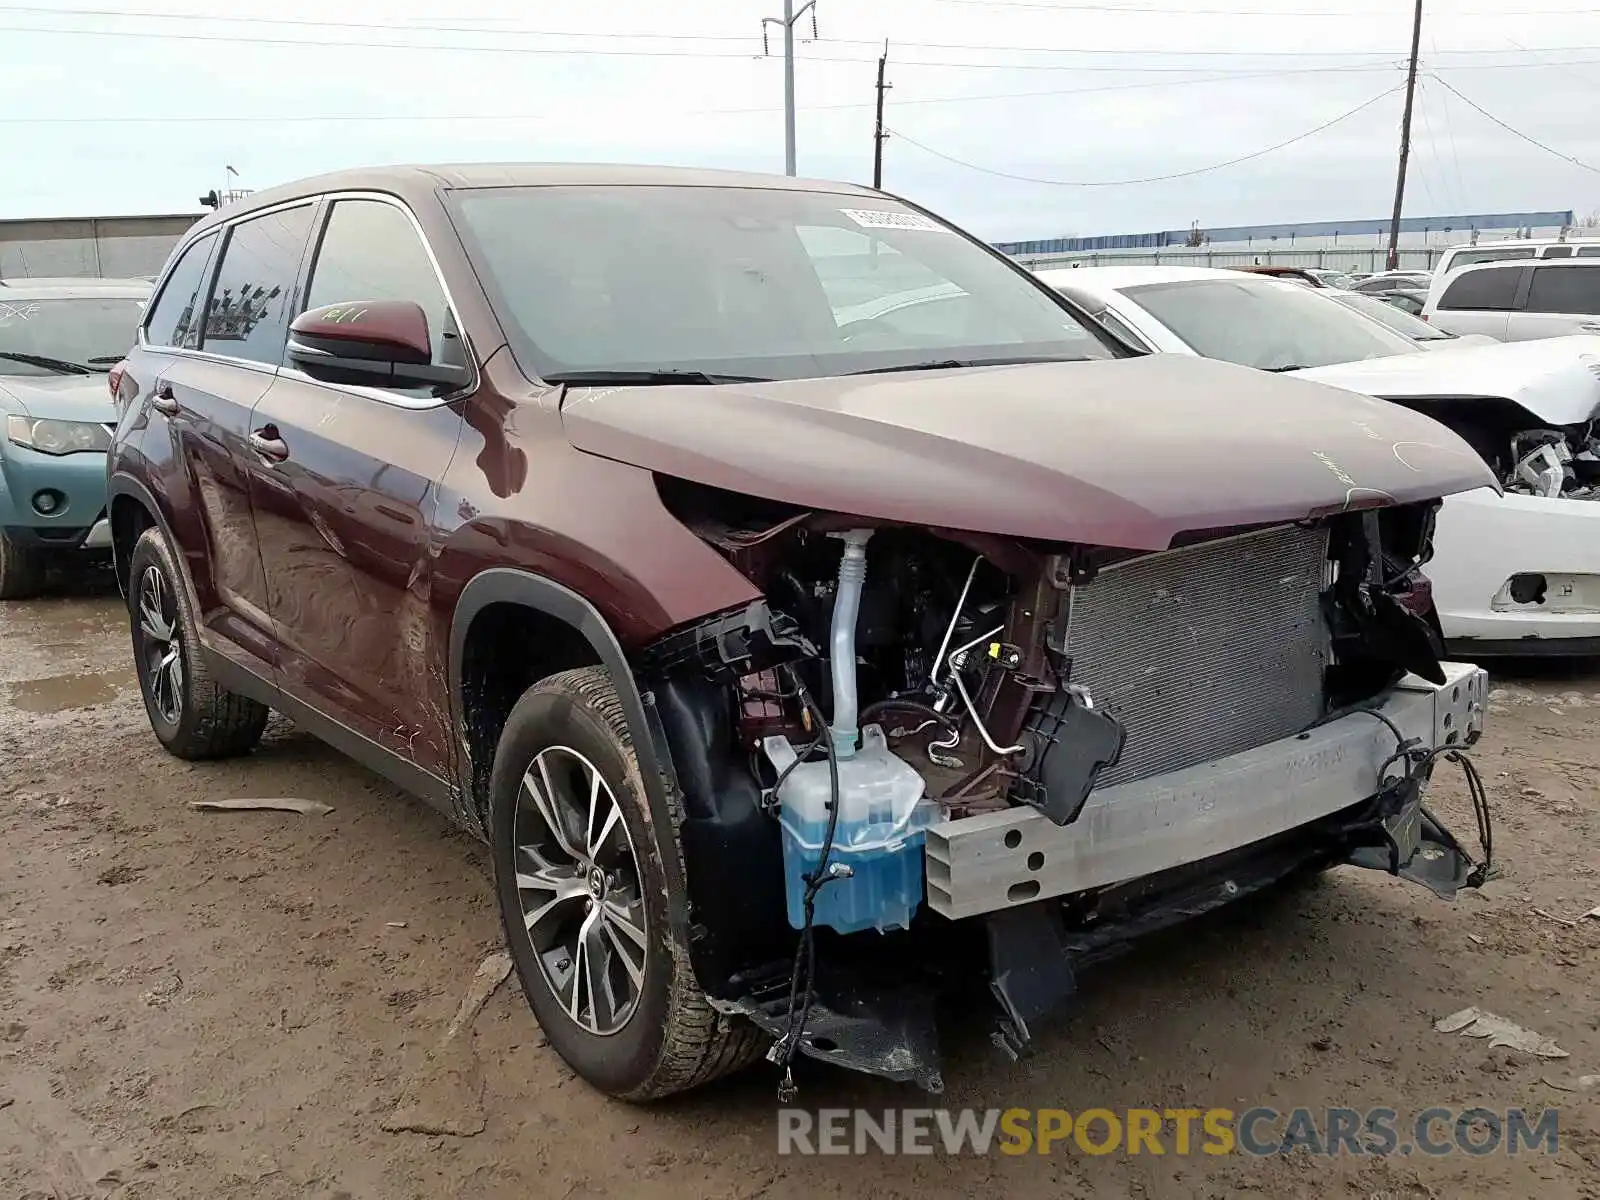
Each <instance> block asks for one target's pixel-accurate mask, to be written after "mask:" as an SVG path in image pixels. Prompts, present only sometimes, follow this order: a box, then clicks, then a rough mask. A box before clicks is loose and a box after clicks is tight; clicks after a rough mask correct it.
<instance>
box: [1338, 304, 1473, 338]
mask: <svg viewBox="0 0 1600 1200" xmlns="http://www.w3.org/2000/svg"><path fill="white" fill-rule="evenodd" d="M1328 298H1329V299H1330V300H1337V301H1338V302H1339V303H1340V304H1342V305H1344V306H1345V307H1346V308H1353V309H1355V310H1356V311H1357V312H1359V313H1365V314H1366V315H1367V316H1369V317H1371V318H1372V319H1373V320H1374V321H1378V322H1380V323H1381V324H1383V325H1386V326H1388V327H1389V328H1390V329H1392V330H1394V331H1395V332H1396V333H1398V334H1400V335H1401V336H1403V337H1408V338H1410V339H1411V340H1412V341H1414V342H1439V341H1450V340H1451V339H1453V338H1454V337H1455V334H1453V333H1446V332H1445V331H1444V330H1442V329H1440V328H1438V327H1437V326H1434V325H1429V324H1428V323H1427V322H1426V321H1424V320H1421V319H1420V318H1418V317H1414V316H1412V315H1411V314H1410V313H1408V312H1406V311H1404V310H1403V309H1399V308H1396V307H1395V306H1394V305H1393V304H1390V303H1389V301H1387V300H1383V299H1380V298H1379V297H1377V296H1363V295H1362V294H1361V293H1360V292H1329V293H1328Z"/></svg>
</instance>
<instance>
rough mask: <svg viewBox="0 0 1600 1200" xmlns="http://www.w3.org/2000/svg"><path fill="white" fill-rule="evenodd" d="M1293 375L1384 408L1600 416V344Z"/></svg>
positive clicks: (1398, 358)
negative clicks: (1405, 403) (1457, 402)
mask: <svg viewBox="0 0 1600 1200" xmlns="http://www.w3.org/2000/svg"><path fill="white" fill-rule="evenodd" d="M1291 374H1295V375H1299V376H1302V377H1304V378H1306V379H1314V380H1316V381H1317V382H1318V383H1331V384H1333V385H1334V386H1335V387H1342V388H1346V389H1348V390H1349V391H1352V392H1361V393H1363V394H1365V395H1368V396H1376V397H1378V398H1379V399H1381V400H1429V399H1445V398H1472V397H1498V398H1502V399H1506V400H1510V401H1512V402H1514V403H1516V404H1519V405H1521V406H1522V407H1523V408H1525V409H1527V410H1528V412H1530V413H1532V414H1533V415H1534V416H1535V417H1537V418H1538V419H1539V420H1541V421H1544V422H1547V423H1548V424H1551V425H1580V424H1582V423H1583V422H1585V421H1587V420H1589V419H1590V418H1591V417H1592V416H1593V415H1594V414H1595V410H1596V409H1597V408H1600V337H1597V336H1594V335H1592V334H1572V335H1570V336H1567V337H1554V338H1538V339H1535V340H1532V341H1526V342H1495V343H1493V344H1492V345H1473V346H1441V347H1440V348H1439V349H1437V350H1432V351H1428V352H1426V353H1421V352H1419V353H1417V354H1397V355H1394V356H1392V357H1389V358H1369V359H1365V360H1363V361H1361V362H1352V363H1339V364H1338V365H1336V366H1331V367H1311V368H1309V369H1307V370H1303V371H1294V372H1291Z"/></svg>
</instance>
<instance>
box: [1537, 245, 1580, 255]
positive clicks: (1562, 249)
mask: <svg viewBox="0 0 1600 1200" xmlns="http://www.w3.org/2000/svg"><path fill="white" fill-rule="evenodd" d="M1539 257H1540V258H1571V257H1572V247H1571V246H1551V247H1549V248H1548V249H1546V250H1545V252H1544V253H1543V254H1541V255H1540V256H1539Z"/></svg>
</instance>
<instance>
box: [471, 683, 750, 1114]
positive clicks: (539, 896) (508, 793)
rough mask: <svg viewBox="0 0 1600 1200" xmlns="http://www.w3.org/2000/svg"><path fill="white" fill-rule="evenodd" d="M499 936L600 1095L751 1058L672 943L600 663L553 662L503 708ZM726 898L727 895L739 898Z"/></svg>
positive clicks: (662, 887) (669, 850)
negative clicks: (556, 666) (507, 711)
mask: <svg viewBox="0 0 1600 1200" xmlns="http://www.w3.org/2000/svg"><path fill="white" fill-rule="evenodd" d="M490 794H491V812H490V832H491V841H492V850H493V855H494V865H495V883H496V892H497V894H498V898H499V901H500V914H501V918H502V920H503V922H504V925H505V932H506V943H507V946H508V948H509V949H510V951H511V956H512V959H513V961H514V962H515V963H516V967H517V975H518V978H519V979H520V980H521V983H522V989H523V992H524V993H525V994H526V996H527V998H528V1004H529V1006H530V1007H531V1008H532V1009H533V1013H534V1016H535V1017H537V1018H538V1021H539V1024H540V1026H541V1027H542V1028H543V1029H544V1032H545V1036H546V1037H547V1038H548V1039H549V1041H550V1045H551V1046H552V1047H554V1048H555V1051H556V1053H558V1054H559V1055H561V1057H562V1058H563V1059H565V1060H566V1062H567V1063H568V1065H570V1066H571V1067H572V1069H573V1070H574V1071H576V1072H577V1073H578V1074H579V1075H581V1076H582V1077H583V1078H584V1079H585V1080H587V1081H588V1082H589V1083H590V1084H592V1085H593V1086H595V1087H596V1088H599V1089H600V1090H601V1091H603V1092H607V1093H609V1094H610V1095H613V1096H616V1097H619V1098H621V1099H625V1100H635V1101H645V1100H656V1099H660V1098H662V1097H665V1096H670V1095H672V1094H674V1093H677V1092H682V1091H687V1090H688V1089H690V1088H695V1087H699V1086H701V1085H702V1084H705V1083H709V1082H710V1081H711V1080H713V1079H716V1078H718V1077H719V1076H721V1075H725V1074H727V1073H729V1072H731V1071H734V1070H736V1069H738V1068H739V1067H742V1066H744V1065H746V1064H747V1063H749V1062H751V1061H752V1060H753V1059H754V1058H756V1057H757V1056H758V1055H759V1054H760V1052H761V1050H762V1048H763V1038H762V1037H761V1035H760V1034H759V1032H758V1031H757V1030H756V1029H755V1028H754V1027H753V1026H751V1025H749V1024H748V1023H746V1022H744V1021H743V1020H740V1019H738V1018H730V1017H724V1016H720V1015H719V1014H718V1013H717V1012H716V1011H715V1010H713V1009H712V1007H711V1005H710V1004H709V1003H708V1002H707V1000H706V997H705V994H704V993H703V992H702V991H701V990H700V986H699V983H698V982H697V981H696V979H695V976H694V969H693V967H692V966H691V964H690V962H689V954H688V949H687V947H685V946H683V945H681V944H680V943H679V942H678V941H677V940H676V939H674V937H673V936H672V933H671V930H670V927H669V920H668V915H667V887H666V875H665V871H664V868H663V861H664V859H663V856H664V855H672V856H674V858H675V859H676V861H678V862H681V861H682V858H681V853H682V852H681V850H680V848H679V845H678V843H677V839H676V837H674V838H673V840H672V842H671V844H669V845H666V846H662V845H660V844H659V843H658V841H657V838H656V833H655V824H654V822H653V821H652V820H651V818H650V811H649V806H648V801H647V799H646V794H645V790H644V783H643V778H642V776H641V775H640V771H639V762H638V759H637V758H636V757H635V756H634V752H633V743H632V740H631V738H630V736H629V731H628V726H627V720H626V718H625V716H624V715H623V712H622V706H621V704H620V703H619V702H618V700H617V694H616V690H615V689H614V688H613V687H612V684H611V679H610V676H609V675H608V674H607V673H606V671H605V670H604V669H603V668H599V667H586V668H583V669H580V670H576V671H563V672H561V673H560V674H558V675H552V676H550V677H549V678H548V679H544V680H541V681H540V682H539V683H537V684H535V685H534V686H533V687H532V688H530V689H529V690H528V691H527V692H526V693H524V695H523V696H522V698H521V699H520V700H519V701H518V702H517V704H516V706H515V707H514V708H513V709H512V711H511V715H510V717H508V718H507V720H506V724H505V728H504V730H503V731H502V733H501V736H500V743H499V746H498V748H497V749H496V751H495V759H494V770H493V773H492V775H491V778H490ZM730 903H737V899H736V898H733V899H731V900H730Z"/></svg>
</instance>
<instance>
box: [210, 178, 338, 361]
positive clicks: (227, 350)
mask: <svg viewBox="0 0 1600 1200" xmlns="http://www.w3.org/2000/svg"><path fill="white" fill-rule="evenodd" d="M311 213H312V206H311V205H309V204H302V205H300V206H299V207H296V208H285V209H280V210H279V211H277V212H272V213H268V214H266V215H265V216H261V217H252V218H250V219H249V220H247V221H241V222H240V223H239V224H237V225H235V226H234V227H233V228H232V230H230V231H229V233H228V241H227V244H226V245H224V246H223V248H222V265H221V266H220V267H218V268H217V279H216V282H215V283H213V284H212V285H211V303H210V305H209V306H207V308H206V321H205V335H204V337H203V339H202V341H201V343H200V344H201V347H202V348H203V349H205V350H208V351H210V352H211V353H213V354H226V355H228V356H229V357H231V358H244V359H249V360H251V361H252V362H260V363H269V364H271V365H272V366H277V365H278V364H279V363H281V362H282V361H283V347H284V343H285V342H286V341H287V339H288V331H289V309H290V298H291V297H290V293H292V292H293V291H294V283H295V276H296V275H298V274H299V271H300V257H301V254H302V253H303V252H304V250H305V244H306V235H307V234H308V233H310V231H311Z"/></svg>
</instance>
